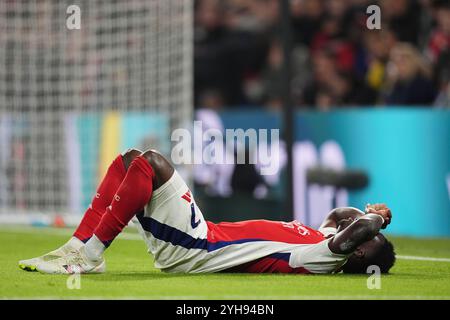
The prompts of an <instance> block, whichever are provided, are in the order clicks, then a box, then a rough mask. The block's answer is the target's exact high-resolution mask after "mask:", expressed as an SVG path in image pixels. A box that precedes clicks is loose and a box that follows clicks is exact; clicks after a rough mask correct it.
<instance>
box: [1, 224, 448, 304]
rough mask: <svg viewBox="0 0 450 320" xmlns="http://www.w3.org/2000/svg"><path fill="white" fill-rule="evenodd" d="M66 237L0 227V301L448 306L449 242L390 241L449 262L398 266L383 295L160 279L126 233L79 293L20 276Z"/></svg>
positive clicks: (310, 284)
mask: <svg viewBox="0 0 450 320" xmlns="http://www.w3.org/2000/svg"><path fill="white" fill-rule="evenodd" d="M68 236H70V230H65V229H51V228H23V227H22V228H6V227H2V228H0V265H1V269H0V270H1V272H0V298H2V299H23V298H25V299H42V298H44V299H175V300H178V299H450V260H448V258H450V239H412V238H398V237H395V238H394V237H390V239H391V240H392V241H393V242H394V245H395V246H396V251H397V254H398V255H401V256H415V257H418V256H419V257H434V258H447V260H445V259H442V260H440V261H432V260H410V259H405V257H404V258H402V259H398V260H397V263H396V265H395V267H394V268H393V269H392V273H391V274H389V275H383V276H382V278H381V289H371V290H369V289H368V288H367V279H368V276H366V275H356V276H354V275H352V276H350V275H344V274H337V275H286V274H206V275H188V274H165V273H162V272H160V271H159V270H157V269H155V268H154V267H153V260H152V258H151V256H150V255H149V254H148V253H147V251H146V247H145V244H144V243H143V241H138V235H137V234H135V233H130V232H127V233H124V234H123V235H121V236H120V237H119V238H118V239H117V240H116V241H115V242H114V243H113V244H112V246H111V248H110V249H108V251H107V253H106V262H107V273H105V274H97V275H95V274H92V275H81V280H80V285H81V287H80V289H68V288H67V285H66V283H67V279H68V277H67V276H63V275H44V274H40V273H38V272H25V271H22V270H20V269H19V268H18V266H17V262H18V260H20V259H24V258H30V257H34V256H37V255H40V254H43V253H46V252H48V251H50V250H53V249H54V248H56V247H57V246H59V245H61V244H62V243H63V242H64V241H66V240H67V239H68Z"/></svg>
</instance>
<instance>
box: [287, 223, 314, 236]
mask: <svg viewBox="0 0 450 320" xmlns="http://www.w3.org/2000/svg"><path fill="white" fill-rule="evenodd" d="M281 224H282V225H283V227H286V228H290V229H297V231H298V233H299V234H300V235H301V236H307V235H309V234H310V232H309V230H308V229H307V228H306V227H305V226H304V225H303V224H302V223H300V222H298V221H296V220H294V221H292V222H284V221H282V222H281Z"/></svg>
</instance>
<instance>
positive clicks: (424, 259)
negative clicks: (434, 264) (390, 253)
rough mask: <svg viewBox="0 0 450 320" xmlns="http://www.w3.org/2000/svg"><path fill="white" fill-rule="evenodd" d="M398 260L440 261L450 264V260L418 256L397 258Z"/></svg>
mask: <svg viewBox="0 0 450 320" xmlns="http://www.w3.org/2000/svg"><path fill="white" fill-rule="evenodd" d="M395 257H396V258H397V259H402V260H420V261H439V262H450V259H449V258H433V257H417V256H398V255H397V256H395Z"/></svg>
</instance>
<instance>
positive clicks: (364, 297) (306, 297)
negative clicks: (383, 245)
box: [0, 295, 450, 300]
mask: <svg viewBox="0 0 450 320" xmlns="http://www.w3.org/2000/svg"><path fill="white" fill-rule="evenodd" d="M118 299H119V300H215V299H217V300H261V299H264V300H402V299H406V300H450V296H413V295H409V296H408V295H405V296H401V295H392V296H389V295H379V296H378V295H373V296H371V295H354V296H352V295H346V296H342V295H335V296H333V295H311V296H309V295H304V296H301V295H295V296H251V295H248V296H246V295H224V296H220V297H211V296H194V295H193V296H123V297H122V296H117V297H108V296H80V297H77V296H66V297H58V296H42V297H2V298H0V300H118Z"/></svg>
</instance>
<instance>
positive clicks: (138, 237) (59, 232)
mask: <svg viewBox="0 0 450 320" xmlns="http://www.w3.org/2000/svg"><path fill="white" fill-rule="evenodd" d="M5 231H6V232H12V233H27V234H29V233H36V229H34V228H33V227H30V228H21V229H19V228H8V229H7V228H0V232H5ZM39 232H43V233H45V234H46V235H56V236H62V235H70V234H71V231H69V230H64V229H50V228H45V229H44V230H39ZM118 238H119V239H122V240H132V241H136V240H142V237H141V235H140V234H137V233H121V234H120V235H119V237H118ZM395 257H396V258H397V259H400V260H416V261H432V262H450V258H434V257H420V256H404V255H396V256H395Z"/></svg>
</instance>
